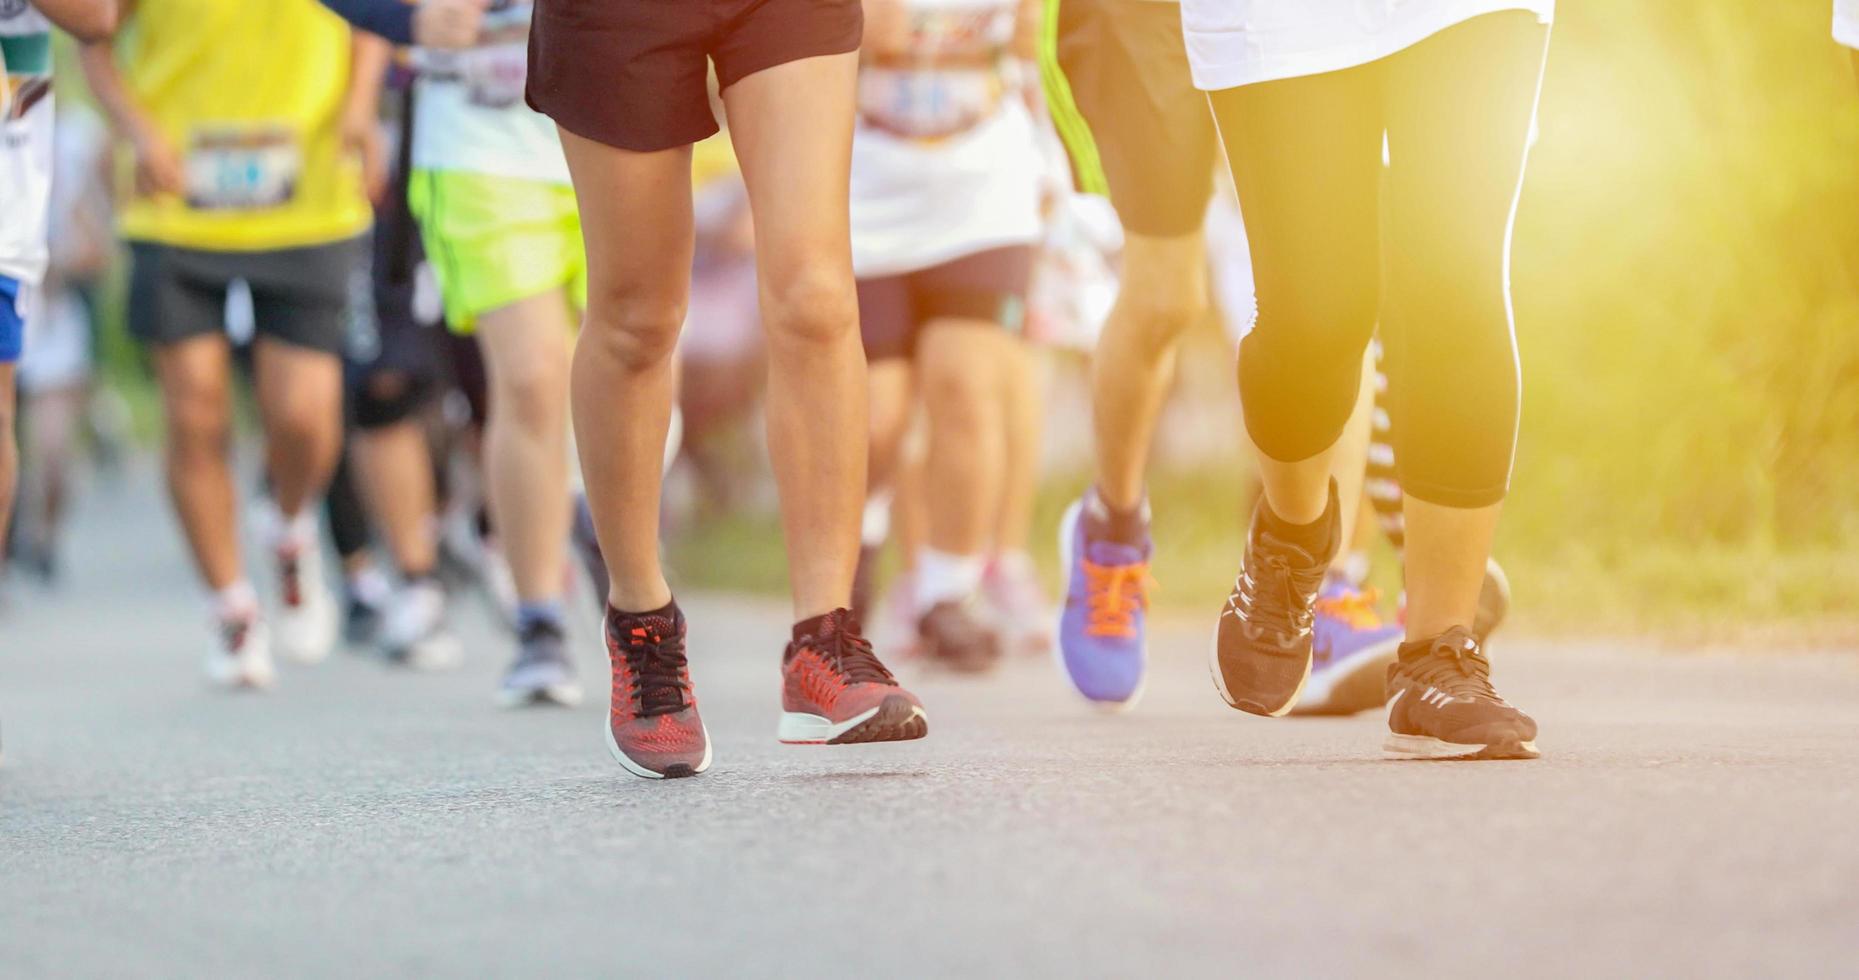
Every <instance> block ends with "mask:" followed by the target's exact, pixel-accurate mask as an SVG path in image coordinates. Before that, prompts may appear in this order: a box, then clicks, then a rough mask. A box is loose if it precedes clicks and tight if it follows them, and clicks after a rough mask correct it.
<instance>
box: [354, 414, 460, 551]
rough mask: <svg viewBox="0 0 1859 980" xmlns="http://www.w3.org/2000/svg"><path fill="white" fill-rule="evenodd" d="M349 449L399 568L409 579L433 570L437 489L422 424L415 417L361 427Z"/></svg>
mask: <svg viewBox="0 0 1859 980" xmlns="http://www.w3.org/2000/svg"><path fill="white" fill-rule="evenodd" d="M349 451H350V452H351V453H353V454H354V456H353V460H352V462H353V464H354V469H355V477H356V482H357V483H359V484H360V486H361V491H362V496H363V498H364V499H366V500H367V502H368V508H369V510H370V511H372V512H373V514H374V518H375V522H376V523H377V524H378V525H379V526H380V530H381V533H382V537H384V538H385V539H386V542H387V549H388V552H389V553H391V554H392V555H393V557H394V564H395V565H396V566H397V567H398V568H399V569H400V573H401V574H402V575H403V576H405V577H408V578H418V577H421V576H425V575H430V574H432V571H433V568H434V566H435V565H436V564H437V561H438V557H437V556H438V547H437V542H436V540H435V538H434V531H433V521H434V516H435V514H436V512H437V511H436V504H435V502H434V501H435V496H436V494H435V491H434V489H433V465H432V454H431V451H430V450H429V449H428V447H427V443H426V431H425V428H424V426H423V423H422V422H421V421H420V420H419V419H417V418H411V419H405V420H402V421H400V422H396V423H394V424H393V425H388V426H383V427H381V428H377V429H357V430H356V431H355V434H354V437H353V442H352V443H351V444H350V448H349Z"/></svg>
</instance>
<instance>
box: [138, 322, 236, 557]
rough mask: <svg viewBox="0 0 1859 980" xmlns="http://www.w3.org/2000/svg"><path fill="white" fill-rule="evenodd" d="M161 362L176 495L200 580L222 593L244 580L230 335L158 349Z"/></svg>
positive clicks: (168, 464) (171, 485)
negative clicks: (235, 481)
mask: <svg viewBox="0 0 1859 980" xmlns="http://www.w3.org/2000/svg"><path fill="white" fill-rule="evenodd" d="M154 359H155V376H156V378H157V379H158V380H159V381H160V383H161V397H162V407H163V415H164V418H165V419H166V422H167V442H166V444H165V445H164V447H163V450H164V451H163V462H164V463H165V468H166V471H167V478H168V494H169V497H170V499H172V501H173V503H174V511H175V515H176V516H177V517H179V518H180V521H181V532H182V533H183V534H184V535H185V536H186V538H187V546H188V549H189V551H190V552H191V553H192V555H193V558H194V563H195V565H196V566H197V567H198V568H199V570H200V576H201V578H203V579H205V580H206V583H207V587H208V588H210V589H213V590H214V591H216V592H217V591H220V590H223V589H225V588H227V587H228V586H231V585H233V584H234V583H236V582H239V581H240V580H241V579H242V578H243V575H244V573H243V569H242V563H241V561H240V557H239V534H238V503H237V494H236V492H235V491H234V489H233V480H232V466H231V461H230V459H229V458H228V455H229V453H230V452H231V441H232V357H231V351H230V350H229V348H228V345H227V342H226V338H225V337H224V336H223V335H220V334H199V335H196V336H192V337H188V338H186V339H183V340H177V341H173V342H171V343H166V344H161V345H159V346H156V347H155V348H154Z"/></svg>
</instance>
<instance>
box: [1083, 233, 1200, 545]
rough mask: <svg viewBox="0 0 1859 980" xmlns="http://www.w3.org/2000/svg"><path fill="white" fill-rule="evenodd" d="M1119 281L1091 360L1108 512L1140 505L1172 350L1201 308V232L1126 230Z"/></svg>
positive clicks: (1100, 477) (1101, 485)
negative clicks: (1163, 233) (1157, 233)
mask: <svg viewBox="0 0 1859 980" xmlns="http://www.w3.org/2000/svg"><path fill="white" fill-rule="evenodd" d="M1121 282H1122V286H1121V288H1120V289H1119V290H1118V293H1117V301H1116V305H1114V306H1112V307H1111V309H1110V316H1109V318H1108V319H1106V320H1105V321H1104V332H1103V335H1102V336H1101V337H1100V338H1099V339H1098V343H1097V351H1096V353H1094V354H1093V355H1092V357H1091V420H1092V426H1093V432H1094V434H1095V436H1096V441H1095V446H1096V450H1097V451H1096V454H1095V455H1096V462H1097V491H1098V494H1099V495H1100V496H1101V497H1102V499H1103V501H1104V502H1105V503H1106V504H1108V505H1109V506H1110V507H1111V508H1113V509H1114V510H1119V511H1129V510H1134V509H1135V508H1137V507H1138V506H1140V505H1141V504H1142V502H1143V483H1144V474H1145V472H1146V471H1147V469H1148V464H1149V447H1150V442H1151V440H1152V439H1153V437H1154V435H1155V425H1156V419H1157V417H1158V416H1159V415H1160V414H1161V412H1162V402H1163V400H1164V399H1166V398H1167V396H1168V390H1169V383H1170V381H1171V380H1172V378H1173V376H1174V365H1175V347H1176V341H1177V340H1179V339H1180V337H1181V335H1182V333H1183V332H1185V331H1186V330H1187V329H1188V328H1189V327H1190V326H1192V325H1193V324H1194V322H1195V321H1196V320H1197V319H1199V318H1200V316H1201V314H1202V313H1203V312H1204V310H1205V309H1206V295H1207V253H1206V245H1205V243H1204V242H1203V241H1202V238H1201V233H1200V232H1199V231H1194V232H1192V233H1189V234H1185V235H1178V236H1173V237H1166V238H1164V237H1155V236H1150V235H1143V234H1137V233H1134V232H1132V233H1128V234H1126V235H1125V236H1124V240H1123V273H1122V278H1121Z"/></svg>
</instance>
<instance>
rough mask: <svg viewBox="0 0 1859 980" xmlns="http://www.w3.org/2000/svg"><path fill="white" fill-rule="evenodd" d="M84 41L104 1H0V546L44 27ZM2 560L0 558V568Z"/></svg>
mask: <svg viewBox="0 0 1859 980" xmlns="http://www.w3.org/2000/svg"><path fill="white" fill-rule="evenodd" d="M53 24H57V25H58V26H59V27H61V28H63V29H64V30H66V31H69V32H71V33H72V34H74V35H76V36H77V37H78V38H79V39H80V40H90V39H93V38H98V37H102V36H105V35H107V34H109V32H110V31H111V30H113V29H114V28H115V27H116V6H115V4H114V3H112V2H110V0H38V2H34V3H27V2H25V0H4V2H0V542H4V541H5V540H6V535H7V521H8V518H9V517H10V516H11V515H12V513H13V487H14V481H15V479H16V478H17V476H18V459H17V456H18V448H17V447H16V446H15V445H14V442H13V438H14V437H13V428H14V425H13V399H14V391H13V388H14V371H15V365H16V364H17V363H18V361H19V354H20V348H21V346H22V345H23V344H24V341H25V332H26V316H27V313H26V310H27V308H28V303H29V301H30V300H31V294H32V292H33V291H34V290H36V289H37V288H38V286H39V279H40V277H41V276H43V275H44V274H45V266H46V262H47V259H48V246H47V241H46V223H47V220H48V217H49V212H50V206H51V193H52V187H51V184H52V162H53V157H54V148H53V142H52V141H53V114H54V111H55V110H54V108H53V105H52V25H53ZM4 562H5V558H4V555H3V554H0V565H3V564H4Z"/></svg>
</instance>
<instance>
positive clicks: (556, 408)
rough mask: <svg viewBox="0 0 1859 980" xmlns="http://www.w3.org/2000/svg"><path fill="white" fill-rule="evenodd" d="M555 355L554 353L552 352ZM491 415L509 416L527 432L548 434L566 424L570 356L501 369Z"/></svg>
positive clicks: (538, 359) (535, 358) (531, 359)
mask: <svg viewBox="0 0 1859 980" xmlns="http://www.w3.org/2000/svg"><path fill="white" fill-rule="evenodd" d="M551 354H552V352H551ZM496 384H497V390H496V393H495V394H494V395H493V396H492V398H491V411H492V412H498V411H506V412H509V413H510V415H509V417H510V418H511V419H512V420H513V421H515V422H516V424H517V425H518V426H520V427H521V428H522V429H523V430H524V431H527V432H534V433H537V434H545V433H548V432H550V431H551V430H554V429H558V428H560V427H561V425H562V424H563V420H564V419H565V418H566V415H567V411H568V408H567V406H568V364H567V352H566V351H565V350H564V351H562V352H561V354H560V356H544V355H542V354H540V353H538V355H537V356H532V357H527V358H524V359H522V360H521V361H519V362H517V363H514V364H504V365H499V366H498V370H497V372H496Z"/></svg>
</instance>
